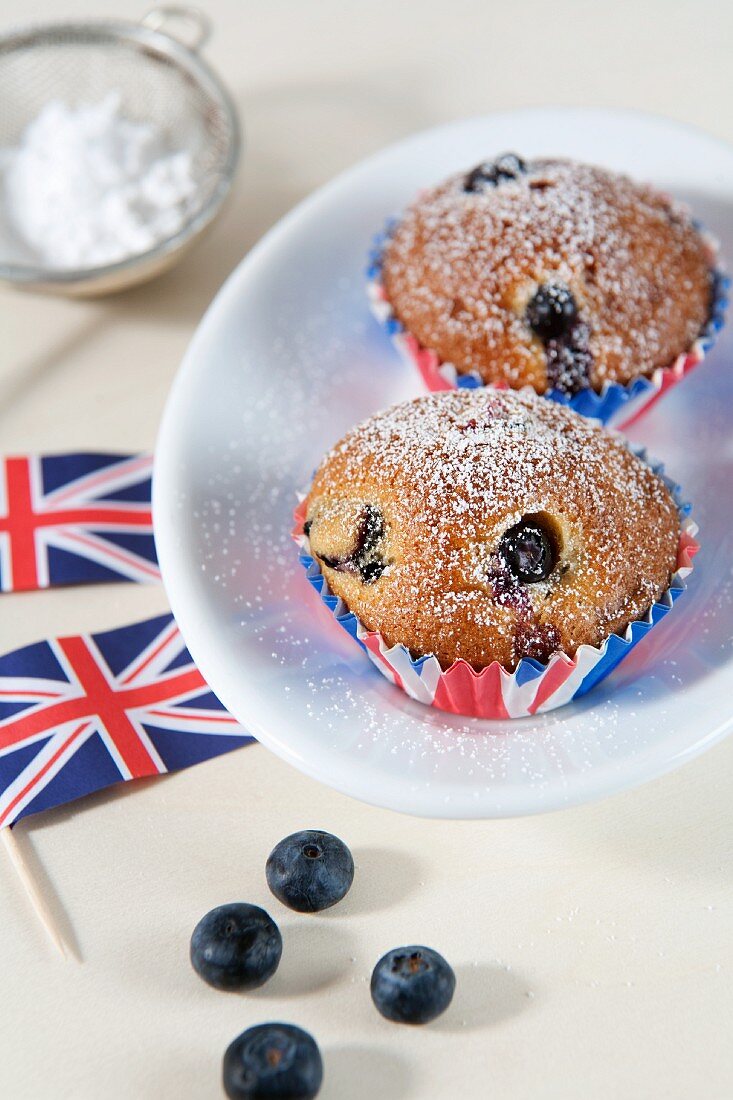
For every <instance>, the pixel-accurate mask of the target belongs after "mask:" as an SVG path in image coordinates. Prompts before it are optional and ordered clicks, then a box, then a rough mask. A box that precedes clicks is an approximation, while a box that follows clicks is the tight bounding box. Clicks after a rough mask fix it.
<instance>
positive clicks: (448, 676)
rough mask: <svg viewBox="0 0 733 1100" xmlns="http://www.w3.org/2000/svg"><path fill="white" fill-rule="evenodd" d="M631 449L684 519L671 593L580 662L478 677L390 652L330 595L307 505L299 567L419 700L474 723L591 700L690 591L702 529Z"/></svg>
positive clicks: (459, 665) (583, 651) (384, 669)
mask: <svg viewBox="0 0 733 1100" xmlns="http://www.w3.org/2000/svg"><path fill="white" fill-rule="evenodd" d="M629 447H630V450H632V451H633V453H634V454H635V455H637V457H638V458H640V459H641V460H642V461H644V462H646V463H647V464H648V465H649V466H650V467H651V468H652V469H653V470H654V472H655V473H656V474H658V475H659V476H660V477H662V479H663V480H664V482H665V484H666V485H667V487H668V488H669V490H670V492H671V493H672V494H673V496H674V500H675V503H676V504H677V507H678V509H679V513H680V541H679V546H678V550H677V568H676V570H675V573H674V575H673V576H672V578H671V581H670V585H669V588H668V589H667V590H666V591H665V592H664V593H663V595H662V596H661V598H660V599H659V600H658V601H657V602H656V603H654V604H653V605H652V606H651V608H650V609H649V611H648V612H647V613H646V615H645V616H644V618H643V619H637V620H635V621H634V622H632V623H630V624H629V625H628V626H627V628H626V630H625V631H624V633H623V634H611V635H610V636H609V637H608V638H606V640H605V641H604V642H603V643H602V644H601V645H600V646H589V645H583V646H580V648H579V649H578V651H577V652H576V654H575V656H574V657H569V656H568V655H567V654H566V653H562V652H557V653H554V654H553V655H552V657H551V658H550V660H549V662H548V663H547V664H546V665H544V664H540V662H539V661H535V660H533V659H532V658H528V657H524V658H523V659H522V660H521V661H520V662H519V665H518V666H517V668H516V670H515V671H514V672H507V670H506V669H505V668H504V667H503V666H502V665H500V664H499V663H498V662H496V661H495V662H494V663H493V664H491V665H488V666H487V667H486V668H483V669H481V670H480V671H478V672H477V671H476V670H475V669H474V668H473V667H472V666H471V665H469V664H468V663H467V662H466V661H463V660H458V661H455V662H454V663H453V664H452V665H451V666H450V668H447V669H443V668H442V666H441V665H440V662H439V661H438V659H437V657H434V656H431V655H429V656H425V657H419V658H417V659H415V658H413V657H412V656H411V654H410V652H409V650H408V649H406V648H405V646H403V645H393V646H388V645H387V643H386V642H385V640H384V639H383V638H382V636H381V634H379V633H377V632H376V631H372V630H367V628H366V627H365V626H364V624H363V623H362V622H360V620H359V619H358V618H357V617H356V615H354V614H353V613H352V612H351V611H349V609H348V607H347V606H346V604H345V603H344V602H343V600H341V599H340V598H339V597H338V596H334V595H333V594H332V592H331V591H330V589H329V587H328V583H327V581H326V578H325V577H324V575H323V573H322V572H321V570H320V567H319V565H318V563H317V562H316V561H315V559H314V558H313V557H312V556H311V554H310V553H309V549H310V544H309V542H308V537H307V535H306V534H305V532H304V531H303V523H304V521H305V502H304V500H303V501H301V503H300V504H299V505H298V507H297V508H296V510H295V517H294V518H295V528H294V530H293V538H294V539H295V541H296V542H297V544H298V546H299V547H300V562H301V565H302V566H303V568H304V569H305V571H306V576H307V578H308V580H309V581H310V583H311V585H312V586H313V588H314V589H315V590H316V592H317V593H318V595H319V596H320V597H321V600H322V601H323V603H324V604H325V606H326V607H327V608H328V610H329V611H330V612H331V614H332V615H333V617H334V618H335V620H336V622H337V623H339V625H340V626H342V627H343V628H344V630H346V631H347V632H348V633H349V634H350V635H351V636H352V638H354V639H355V640H356V641H357V642H359V644H360V645H361V646H362V647H363V649H364V650H365V651H366V653H367V655H368V657H369V658H370V660H371V661H372V663H373V664H375V665H376V666H377V668H378V669H379V671H380V672H381V673H382V674H383V675H384V676H386V677H387V679H388V680H391V681H392V683H393V684H395V685H396V686H397V687H399V688H402V690H403V691H405V692H406V693H407V694H408V695H409V696H411V697H412V698H413V699H416V700H417V701H418V702H420V703H425V704H426V705H428V706H432V707H437V709H438V710H445V711H450V712H451V713H452V714H464V715H469V716H471V717H474V718H493V719H502V718H524V717H528V716H530V715H533V714H541V713H542V712H544V711H549V710H554V709H555V708H556V707H560V706H563V705H564V704H565V703H569V702H570V701H571V700H572V699H577V698H579V697H580V696H581V695H585V693H586V692H588V691H590V690H591V688H593V687H595V685H596V684H597V683H599V682H600V681H601V680H603V679H605V677H606V676H608V675H609V673H611V672H612V671H613V670H614V669H615V668H616V666H617V665H618V664H619V662H620V661H622V660H623V658H624V657H626V656H627V654H629V653H630V652H631V650H632V649H633V648H634V646H635V645H637V644H638V643H639V642H640V641H641V639H642V638H643V637H644V636H645V635H646V634H647V633H648V632H649V631H650V630H651V629H652V627H653V626H654V624H655V623H658V622H659V621H660V619H663V618H664V616H665V615H666V614H667V612H668V611H670V610H671V608H672V605H673V604H674V602H675V600H677V598H678V597H679V596H681V594H682V593H683V592H684V590H685V588H686V580H687V577H688V576H689V574H690V573H691V572H692V558H693V557H694V555H695V554H696V553H697V551H698V549H699V545H698V543H697V541H696V539H695V536H696V534H697V525H696V524H695V523H694V522H693V520H692V519H691V518H690V516H689V512H690V505H689V504H684V503H682V501H681V498H680V490H679V487H678V486H677V485H676V484H675V483H674V482H673V481H671V480H670V478H668V477H667V476H666V475H665V474H664V467H663V465H662V464H661V463H659V462H656V461H654V460H653V459H651V458H649V457H648V456H647V454H646V451H645V450H644V449H643V448H638V447H633V446H631V445H629Z"/></svg>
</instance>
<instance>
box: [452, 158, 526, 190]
mask: <svg viewBox="0 0 733 1100" xmlns="http://www.w3.org/2000/svg"><path fill="white" fill-rule="evenodd" d="M526 171H527V165H526V164H525V163H524V161H523V160H522V159H521V157H518V156H517V155H516V153H502V155H501V156H500V157H497V158H496V160H492V161H485V162H484V163H483V164H479V165H477V167H476V168H474V169H472V171H470V172H469V173H468V175H467V176H466V178H465V180H464V183H463V190H464V191H483V190H484V188H486V187H498V186H499V184H500V183H502V182H503V181H504V180H515V179H519V177H520V176H521V175H523V174H524V173H525V172H526Z"/></svg>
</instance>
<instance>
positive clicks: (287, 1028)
mask: <svg viewBox="0 0 733 1100" xmlns="http://www.w3.org/2000/svg"><path fill="white" fill-rule="evenodd" d="M322 1081H323V1062H322V1060H321V1052H320V1051H319V1049H318V1045H317V1043H316V1041H315V1039H314V1038H313V1036H312V1035H309V1034H308V1032H307V1031H303V1029H302V1028H299V1027H295V1026H294V1025H293V1024H258V1025H257V1027H250V1028H248V1029H247V1030H246V1031H243V1032H242V1034H241V1035H238V1036H237V1038H236V1039H235V1040H234V1042H233V1043H230V1045H229V1046H228V1048H227V1051H226V1054H225V1055H224V1091H225V1092H226V1094H227V1096H228V1097H229V1098H230V1100H311V1097H313V1096H316V1095H317V1094H318V1090H319V1089H320V1087H321V1082H322Z"/></svg>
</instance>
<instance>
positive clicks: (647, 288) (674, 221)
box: [381, 154, 715, 395]
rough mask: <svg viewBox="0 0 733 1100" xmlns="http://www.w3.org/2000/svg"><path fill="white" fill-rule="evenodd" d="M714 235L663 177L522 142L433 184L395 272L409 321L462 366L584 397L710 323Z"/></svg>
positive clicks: (408, 228)
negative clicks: (650, 181) (663, 186)
mask: <svg viewBox="0 0 733 1100" xmlns="http://www.w3.org/2000/svg"><path fill="white" fill-rule="evenodd" d="M711 265H712V256H711V252H710V246H709V244H708V242H707V241H706V240H705V238H704V237H703V235H702V234H701V233H700V232H699V231H698V229H697V228H696V226H695V224H694V223H693V221H692V218H691V217H690V215H689V213H688V212H687V211H686V209H685V208H684V207H682V206H680V205H678V204H676V203H674V202H673V201H672V200H671V199H670V198H668V197H667V196H666V195H663V194H661V193H659V192H657V191H655V190H653V189H652V188H651V187H648V186H645V185H642V184H638V183H635V182H634V181H632V180H630V179H628V178H627V177H625V176H620V175H616V174H614V173H612V172H609V171H606V170H604V169H602V168H597V167H593V166H591V165H586V164H580V163H575V162H572V161H567V160H546V159H540V160H531V161H524V160H522V159H521V158H520V157H518V156H516V155H514V154H505V155H503V156H501V157H499V158H498V159H497V160H495V161H492V162H488V163H485V164H480V165H478V166H477V167H475V168H473V169H471V170H470V171H468V172H465V173H461V174H460V175H456V176H453V177H451V178H450V179H448V180H446V181H445V182H444V183H441V184H440V185H438V186H437V187H433V188H431V189H430V190H428V191H426V192H424V193H423V194H422V195H421V196H420V197H419V198H418V199H417V201H416V202H415V203H414V205H413V206H411V207H410V208H409V209H408V210H407V212H406V213H405V215H404V216H403V217H402V218H401V220H400V221H399V222H398V223H397V225H396V226H395V227H394V229H393V231H392V233H391V235H390V238H389V240H388V241H387V243H386V245H385V248H384V251H383V255H382V258H381V280H382V285H383V290H384V294H385V296H386V299H387V301H388V303H389V305H390V306H391V308H392V310H393V311H394V314H395V317H396V319H397V320H398V321H399V322H400V323H401V324H402V325H403V326H404V328H405V329H406V330H407V332H408V333H411V334H412V335H413V336H414V337H416V339H417V340H418V341H419V343H420V345H422V346H423V347H425V348H427V349H430V350H431V351H433V352H435V353H436V354H437V355H438V357H439V359H440V360H441V361H442V362H447V363H451V364H453V366H454V367H455V368H456V371H457V372H458V374H459V375H460V374H467V373H471V372H473V373H475V374H476V375H478V376H479V377H480V378H481V380H482V381H483V382H487V383H492V382H493V383H501V384H507V385H509V386H510V387H512V388H521V387H522V386H525V385H530V386H532V387H533V388H534V389H535V390H536V392H538V393H544V392H545V391H547V390H555V391H559V392H560V393H563V394H566V395H572V394H574V393H577V392H579V391H581V390H583V389H587V388H591V389H593V390H595V391H597V392H600V391H601V390H602V388H603V386H604V384H605V383H607V382H618V383H620V384H622V385H626V384H628V383H629V382H631V381H632V380H633V379H635V378H637V377H639V376H650V375H651V374H653V372H654V371H655V370H656V369H657V368H660V367H662V368H664V367H668V366H669V365H671V364H672V363H673V362H674V360H675V359H676V357H677V356H679V355H681V354H683V353H684V352H686V351H687V350H688V349H689V348H690V347H691V345H692V344H693V343H694V341H695V340H696V339H697V338H698V337H699V336H700V334H701V333H702V332H703V331H704V329H705V327H706V325H707V323H708V322H709V320H710V317H711V310H712V307H713V300H714V291H715V280H714V275H713V271H712V266H711Z"/></svg>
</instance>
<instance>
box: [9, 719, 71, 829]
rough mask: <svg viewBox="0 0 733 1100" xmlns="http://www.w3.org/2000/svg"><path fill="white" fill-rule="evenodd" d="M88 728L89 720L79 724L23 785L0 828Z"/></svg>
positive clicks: (10, 805)
mask: <svg viewBox="0 0 733 1100" xmlns="http://www.w3.org/2000/svg"><path fill="white" fill-rule="evenodd" d="M88 728H89V722H82V724H81V725H80V726H77V728H76V729H75V730H74V731H73V733H70V734H69V736H68V737H67V738H66V740H65V741H64V743H63V744H62V745H61V747H60V748H58V749H57V750H56V752H55V753H54V754H53V756H51V757H50V758H49V759H48V760H47V761H46V763H45V764H44V765H43V767H42V768H41V770H40V771H38V772H36V773H35V775H34V776H33V778H32V779H30V780H29V781H28V782H27V783H26V785H25V787H23V790H22V791H19V793H18V794H16V796H15V798H14V799H13V801H12V802H11V803H10V804H9V805H8V806H7V807H6V808H5V812H4V813H3V814H2V815H0V829H1V828H2V827H3V825H4V824H5V822H6V821H7V819H8V817H9V816H10V814H11V813H12V812H13V810H14V809H15V807H16V806H17V805H18V803H19V802H21V801H22V800H23V799H24V798H25V796H26V795H27V794H28V792H29V791H30V790H31V789H32V788H33V787H34V786H36V785H37V784H38V782H39V780H40V779H42V778H43V776H44V775H46V773H47V772H48V771H49V769H50V768H52V767H53V766H54V764H55V763H56V761H57V760H58V758H59V757H60V756H61V755H62V753H64V752H66V750H67V749H68V747H69V745H70V744H71V742H72V741H73V740H75V738H77V737H78V736H79V734H80V733H83V732H84V730H85V729H88Z"/></svg>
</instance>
